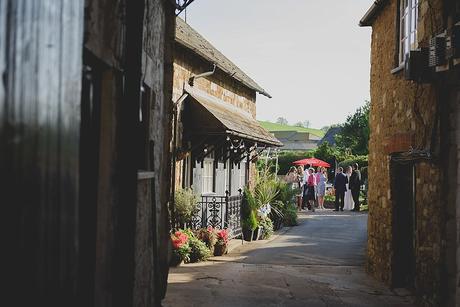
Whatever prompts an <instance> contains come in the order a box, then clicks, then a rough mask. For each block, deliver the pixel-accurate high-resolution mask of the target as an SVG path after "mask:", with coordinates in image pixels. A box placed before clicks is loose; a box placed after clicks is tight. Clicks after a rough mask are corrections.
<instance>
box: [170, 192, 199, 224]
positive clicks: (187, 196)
mask: <svg viewBox="0 0 460 307" xmlns="http://www.w3.org/2000/svg"><path fill="white" fill-rule="evenodd" d="M198 201H199V195H198V194H196V193H195V192H194V191H193V190H192V189H190V188H184V189H182V188H181V189H177V190H176V192H175V193H174V205H175V206H174V209H175V217H176V222H177V223H178V227H183V228H185V227H186V226H187V224H189V223H190V221H191V220H192V217H193V214H194V213H195V210H196V204H197V203H198Z"/></svg>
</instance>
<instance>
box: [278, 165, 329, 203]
mask: <svg viewBox="0 0 460 307" xmlns="http://www.w3.org/2000/svg"><path fill="white" fill-rule="evenodd" d="M286 181H287V182H289V183H291V184H292V187H293V188H298V189H299V194H297V208H298V210H299V211H300V210H302V209H309V210H311V211H313V212H314V211H315V202H316V201H318V209H324V196H325V195H326V183H327V170H326V168H325V167H322V166H320V167H318V168H317V170H316V172H315V169H314V168H313V167H310V165H308V164H307V165H305V166H304V167H303V168H302V166H298V167H297V168H296V167H294V166H292V167H291V169H290V170H289V172H288V173H287V175H286Z"/></svg>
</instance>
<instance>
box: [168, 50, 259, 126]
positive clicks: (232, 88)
mask: <svg viewBox="0 0 460 307" xmlns="http://www.w3.org/2000/svg"><path fill="white" fill-rule="evenodd" d="M211 69H212V67H211V65H210V64H209V63H208V62H206V61H204V60H202V59H201V58H200V57H199V56H198V55H196V54H193V53H192V52H191V51H189V50H188V49H186V48H183V47H181V46H177V45H176V54H175V58H174V84H173V100H176V99H178V98H179V97H180V96H181V95H182V89H183V87H184V82H185V83H187V82H188V80H189V78H190V77H191V76H192V75H197V74H200V73H203V72H207V71H210V70H211ZM194 86H195V87H197V88H198V89H200V90H202V91H204V92H206V93H208V94H209V95H212V96H214V97H217V98H219V99H221V100H223V101H225V102H228V103H230V104H232V105H234V106H236V107H238V108H241V109H243V110H245V111H246V112H249V113H250V114H252V116H253V117H254V118H255V116H256V93H255V91H254V90H251V89H249V88H247V87H245V86H244V85H242V84H241V83H239V82H238V81H236V80H234V79H233V78H231V77H230V76H228V75H226V74H225V73H223V72H221V71H220V70H219V69H216V73H215V74H213V75H211V76H209V77H206V78H200V79H197V80H196V81H195V85H194Z"/></svg>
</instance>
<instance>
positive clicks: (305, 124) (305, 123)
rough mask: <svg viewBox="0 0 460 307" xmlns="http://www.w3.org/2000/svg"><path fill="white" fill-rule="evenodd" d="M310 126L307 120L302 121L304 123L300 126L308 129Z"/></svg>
mask: <svg viewBox="0 0 460 307" xmlns="http://www.w3.org/2000/svg"><path fill="white" fill-rule="evenodd" d="M310 125H311V123H310V121H309V120H304V121H303V122H302V126H304V127H305V128H310Z"/></svg>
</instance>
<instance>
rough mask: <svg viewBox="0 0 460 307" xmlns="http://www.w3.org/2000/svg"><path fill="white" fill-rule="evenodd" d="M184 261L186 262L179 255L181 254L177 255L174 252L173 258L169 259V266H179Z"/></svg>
mask: <svg viewBox="0 0 460 307" xmlns="http://www.w3.org/2000/svg"><path fill="white" fill-rule="evenodd" d="M182 263H184V261H183V260H182V258H181V257H179V256H177V255H175V254H173V255H172V256H171V260H170V261H169V266H171V267H178V266H180V265H181V264H182Z"/></svg>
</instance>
